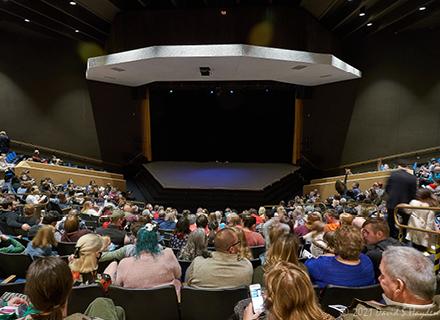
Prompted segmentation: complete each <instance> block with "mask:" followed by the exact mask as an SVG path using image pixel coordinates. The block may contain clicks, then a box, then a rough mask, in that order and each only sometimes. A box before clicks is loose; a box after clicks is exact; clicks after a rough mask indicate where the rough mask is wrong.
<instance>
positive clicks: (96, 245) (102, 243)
mask: <svg viewBox="0 0 440 320" xmlns="http://www.w3.org/2000/svg"><path fill="white" fill-rule="evenodd" d="M109 244H110V239H109V238H108V237H101V236H99V235H97V234H94V233H89V234H86V235H83V236H82V237H81V238H79V239H78V242H77V243H76V246H75V256H74V259H73V260H72V262H71V263H70V269H71V270H72V271H74V272H80V273H89V272H93V271H96V270H97V269H98V258H97V256H96V254H97V253H98V252H101V251H103V250H104V249H105V248H106V247H107V246H108V245H109Z"/></svg>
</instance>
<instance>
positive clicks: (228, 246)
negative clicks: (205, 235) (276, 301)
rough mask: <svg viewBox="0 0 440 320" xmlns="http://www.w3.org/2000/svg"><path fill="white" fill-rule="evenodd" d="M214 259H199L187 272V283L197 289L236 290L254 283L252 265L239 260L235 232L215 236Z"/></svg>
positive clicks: (238, 243)
mask: <svg viewBox="0 0 440 320" xmlns="http://www.w3.org/2000/svg"><path fill="white" fill-rule="evenodd" d="M214 244H215V249H216V251H214V252H212V257H210V258H203V257H197V258H195V259H194V261H193V262H192V263H191V265H190V266H189V267H188V270H187V277H186V279H187V283H188V285H190V286H192V287H197V288H218V289H221V288H234V287H238V286H242V285H249V284H251V281H252V273H253V269H252V264H251V263H250V261H249V260H247V259H238V254H239V245H240V241H239V239H238V237H237V235H236V234H235V232H234V231H233V230H231V229H230V228H225V229H222V230H220V231H219V232H217V234H216V236H215V241H214Z"/></svg>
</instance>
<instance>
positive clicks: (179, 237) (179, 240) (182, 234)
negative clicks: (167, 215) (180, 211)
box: [170, 216, 191, 250]
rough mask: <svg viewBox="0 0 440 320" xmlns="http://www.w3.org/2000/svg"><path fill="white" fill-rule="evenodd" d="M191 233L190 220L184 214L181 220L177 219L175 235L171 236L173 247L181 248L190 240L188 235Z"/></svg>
mask: <svg viewBox="0 0 440 320" xmlns="http://www.w3.org/2000/svg"><path fill="white" fill-rule="evenodd" d="M190 233H191V230H190V229H189V220H188V218H187V217H186V216H182V217H181V218H180V219H179V221H177V224H176V229H175V230H174V231H173V235H172V236H171V240H170V245H171V248H173V249H179V250H181V249H182V247H183V246H184V245H185V244H186V242H187V241H188V236H189V234H190Z"/></svg>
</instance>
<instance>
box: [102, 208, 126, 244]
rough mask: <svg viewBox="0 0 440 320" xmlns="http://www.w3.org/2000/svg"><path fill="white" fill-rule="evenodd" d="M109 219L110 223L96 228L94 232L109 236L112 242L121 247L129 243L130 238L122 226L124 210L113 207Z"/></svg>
mask: <svg viewBox="0 0 440 320" xmlns="http://www.w3.org/2000/svg"><path fill="white" fill-rule="evenodd" d="M110 219H111V223H110V224H109V225H108V226H107V228H104V227H100V228H98V229H96V233H97V234H99V235H101V236H108V237H110V239H111V240H112V243H113V244H115V245H117V246H118V247H122V246H123V245H124V244H129V243H130V238H129V237H128V235H127V233H126V232H125V231H124V230H123V228H122V226H123V224H124V219H125V214H124V211H122V210H120V209H114V210H113V213H112V215H111V216H110Z"/></svg>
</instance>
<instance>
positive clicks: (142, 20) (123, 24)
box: [109, 6, 339, 54]
mask: <svg viewBox="0 0 440 320" xmlns="http://www.w3.org/2000/svg"><path fill="white" fill-rule="evenodd" d="M179 44H255V45H263V46H269V47H278V48H285V49H294V50H307V51H312V52H321V53H330V52H333V53H336V54H337V53H338V52H339V51H338V48H339V46H338V42H337V41H336V39H335V38H334V37H333V36H332V35H331V33H330V32H329V31H327V30H326V29H325V28H323V27H322V26H321V25H320V24H319V23H318V22H317V21H316V20H315V19H314V18H313V17H312V16H311V15H310V14H309V13H307V12H306V11H305V10H303V9H301V8H290V7H285V6H282V7H277V6H271V7H265V6H261V7H258V6H257V7H255V6H252V7H246V6H244V7H238V8H229V9H228V10H227V15H225V16H223V15H221V14H220V10H219V9H215V8H203V9H186V10H167V11H144V12H142V11H141V12H139V11H133V12H125V13H121V14H120V15H118V16H117V17H116V19H115V22H114V24H113V28H112V35H111V38H110V41H109V51H112V52H118V51H124V50H130V49H136V48H143V47H148V46H153V45H179Z"/></svg>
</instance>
